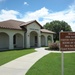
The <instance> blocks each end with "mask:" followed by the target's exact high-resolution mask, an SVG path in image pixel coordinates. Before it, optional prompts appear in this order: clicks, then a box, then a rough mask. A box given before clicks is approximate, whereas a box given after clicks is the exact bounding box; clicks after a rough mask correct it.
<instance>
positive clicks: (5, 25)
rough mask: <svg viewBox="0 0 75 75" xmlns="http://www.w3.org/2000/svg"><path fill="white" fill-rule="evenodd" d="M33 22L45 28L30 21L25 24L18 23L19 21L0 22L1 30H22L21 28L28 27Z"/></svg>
mask: <svg viewBox="0 0 75 75" xmlns="http://www.w3.org/2000/svg"><path fill="white" fill-rule="evenodd" d="M33 22H36V23H37V24H38V25H39V26H40V27H41V28H43V27H42V26H41V25H40V24H39V23H38V22H37V21H36V20H33V21H29V22H23V21H17V20H7V21H2V22H0V28H7V29H19V30H22V28H21V27H23V26H27V25H29V24H31V23H33Z"/></svg>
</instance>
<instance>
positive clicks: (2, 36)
mask: <svg viewBox="0 0 75 75" xmlns="http://www.w3.org/2000/svg"><path fill="white" fill-rule="evenodd" d="M0 49H9V35H8V34H7V33H5V32H0Z"/></svg>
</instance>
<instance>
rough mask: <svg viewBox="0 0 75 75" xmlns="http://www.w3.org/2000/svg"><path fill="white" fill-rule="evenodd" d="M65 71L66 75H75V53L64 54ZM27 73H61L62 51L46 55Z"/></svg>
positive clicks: (33, 74)
mask: <svg viewBox="0 0 75 75" xmlns="http://www.w3.org/2000/svg"><path fill="white" fill-rule="evenodd" d="M64 72H65V74H64V75H75V53H65V54H64ZM25 75H61V53H50V54H48V55H46V56H44V57H43V58H41V59H40V60H39V61H37V62H36V63H35V64H34V65H33V66H32V67H31V68H30V69H29V71H28V72H27V74H25Z"/></svg>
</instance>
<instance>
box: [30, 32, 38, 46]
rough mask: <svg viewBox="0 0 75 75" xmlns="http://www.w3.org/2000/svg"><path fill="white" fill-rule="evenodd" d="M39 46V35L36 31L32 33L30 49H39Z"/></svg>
mask: <svg viewBox="0 0 75 75" xmlns="http://www.w3.org/2000/svg"><path fill="white" fill-rule="evenodd" d="M37 46H38V34H37V32H35V31H32V32H31V33H30V47H37Z"/></svg>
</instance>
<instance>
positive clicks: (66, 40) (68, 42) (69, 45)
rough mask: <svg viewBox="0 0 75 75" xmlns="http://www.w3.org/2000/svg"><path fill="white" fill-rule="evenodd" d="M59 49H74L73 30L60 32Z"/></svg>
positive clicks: (74, 33) (74, 34) (74, 36)
mask: <svg viewBox="0 0 75 75" xmlns="http://www.w3.org/2000/svg"><path fill="white" fill-rule="evenodd" d="M60 50H61V51H75V32H60Z"/></svg>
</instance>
